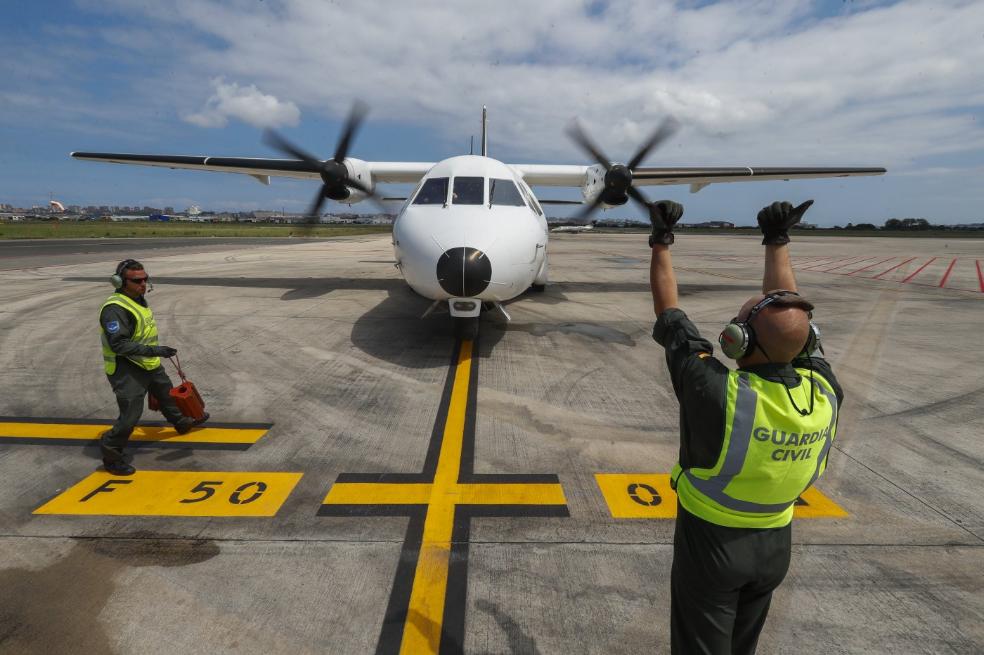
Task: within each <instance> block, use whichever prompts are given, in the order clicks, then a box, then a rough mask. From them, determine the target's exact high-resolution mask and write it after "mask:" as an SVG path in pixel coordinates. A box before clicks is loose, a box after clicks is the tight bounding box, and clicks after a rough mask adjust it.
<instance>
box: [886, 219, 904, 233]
mask: <svg viewBox="0 0 984 655" xmlns="http://www.w3.org/2000/svg"><path fill="white" fill-rule="evenodd" d="M885 229H886V230H901V229H902V221H900V220H899V219H897V218H890V219H888V220H887V221H885Z"/></svg>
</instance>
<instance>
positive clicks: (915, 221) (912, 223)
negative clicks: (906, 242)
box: [902, 218, 930, 230]
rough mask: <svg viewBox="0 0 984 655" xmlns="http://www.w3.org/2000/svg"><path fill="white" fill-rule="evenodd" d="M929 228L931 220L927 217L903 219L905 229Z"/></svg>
mask: <svg viewBox="0 0 984 655" xmlns="http://www.w3.org/2000/svg"><path fill="white" fill-rule="evenodd" d="M929 228H930V225H929V221H927V220H926V219H925V218H903V219H902V229H903V230H928V229H929Z"/></svg>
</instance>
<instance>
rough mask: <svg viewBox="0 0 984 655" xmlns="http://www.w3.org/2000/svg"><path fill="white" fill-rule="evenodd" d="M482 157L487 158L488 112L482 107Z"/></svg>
mask: <svg viewBox="0 0 984 655" xmlns="http://www.w3.org/2000/svg"><path fill="white" fill-rule="evenodd" d="M482 156H483V157H488V156H489V110H488V108H487V107H486V106H485V105H482Z"/></svg>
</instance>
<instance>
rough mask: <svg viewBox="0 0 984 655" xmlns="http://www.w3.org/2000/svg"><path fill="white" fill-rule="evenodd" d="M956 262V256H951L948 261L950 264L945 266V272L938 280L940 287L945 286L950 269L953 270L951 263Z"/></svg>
mask: <svg viewBox="0 0 984 655" xmlns="http://www.w3.org/2000/svg"><path fill="white" fill-rule="evenodd" d="M956 263H957V258H956V257H954V258H953V261H952V262H950V265H949V266H947V267H946V273H944V274H943V279H942V280H940V288H943V287H945V286H946V281H947V280H948V279H949V278H950V271H952V270H953V265H954V264H956Z"/></svg>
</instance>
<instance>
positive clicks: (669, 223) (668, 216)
mask: <svg viewBox="0 0 984 655" xmlns="http://www.w3.org/2000/svg"><path fill="white" fill-rule="evenodd" d="M681 216H683V205H681V204H680V203H678V202H673V201H672V200H660V201H658V202H653V203H650V204H649V222H650V223H652V225H653V233H652V234H650V235H649V247H650V248H652V247H653V246H654V245H656V244H657V243H661V244H663V245H664V246H668V245H670V244H671V243H673V226H674V225H676V222H677V221H679V220H680V217H681Z"/></svg>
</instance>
